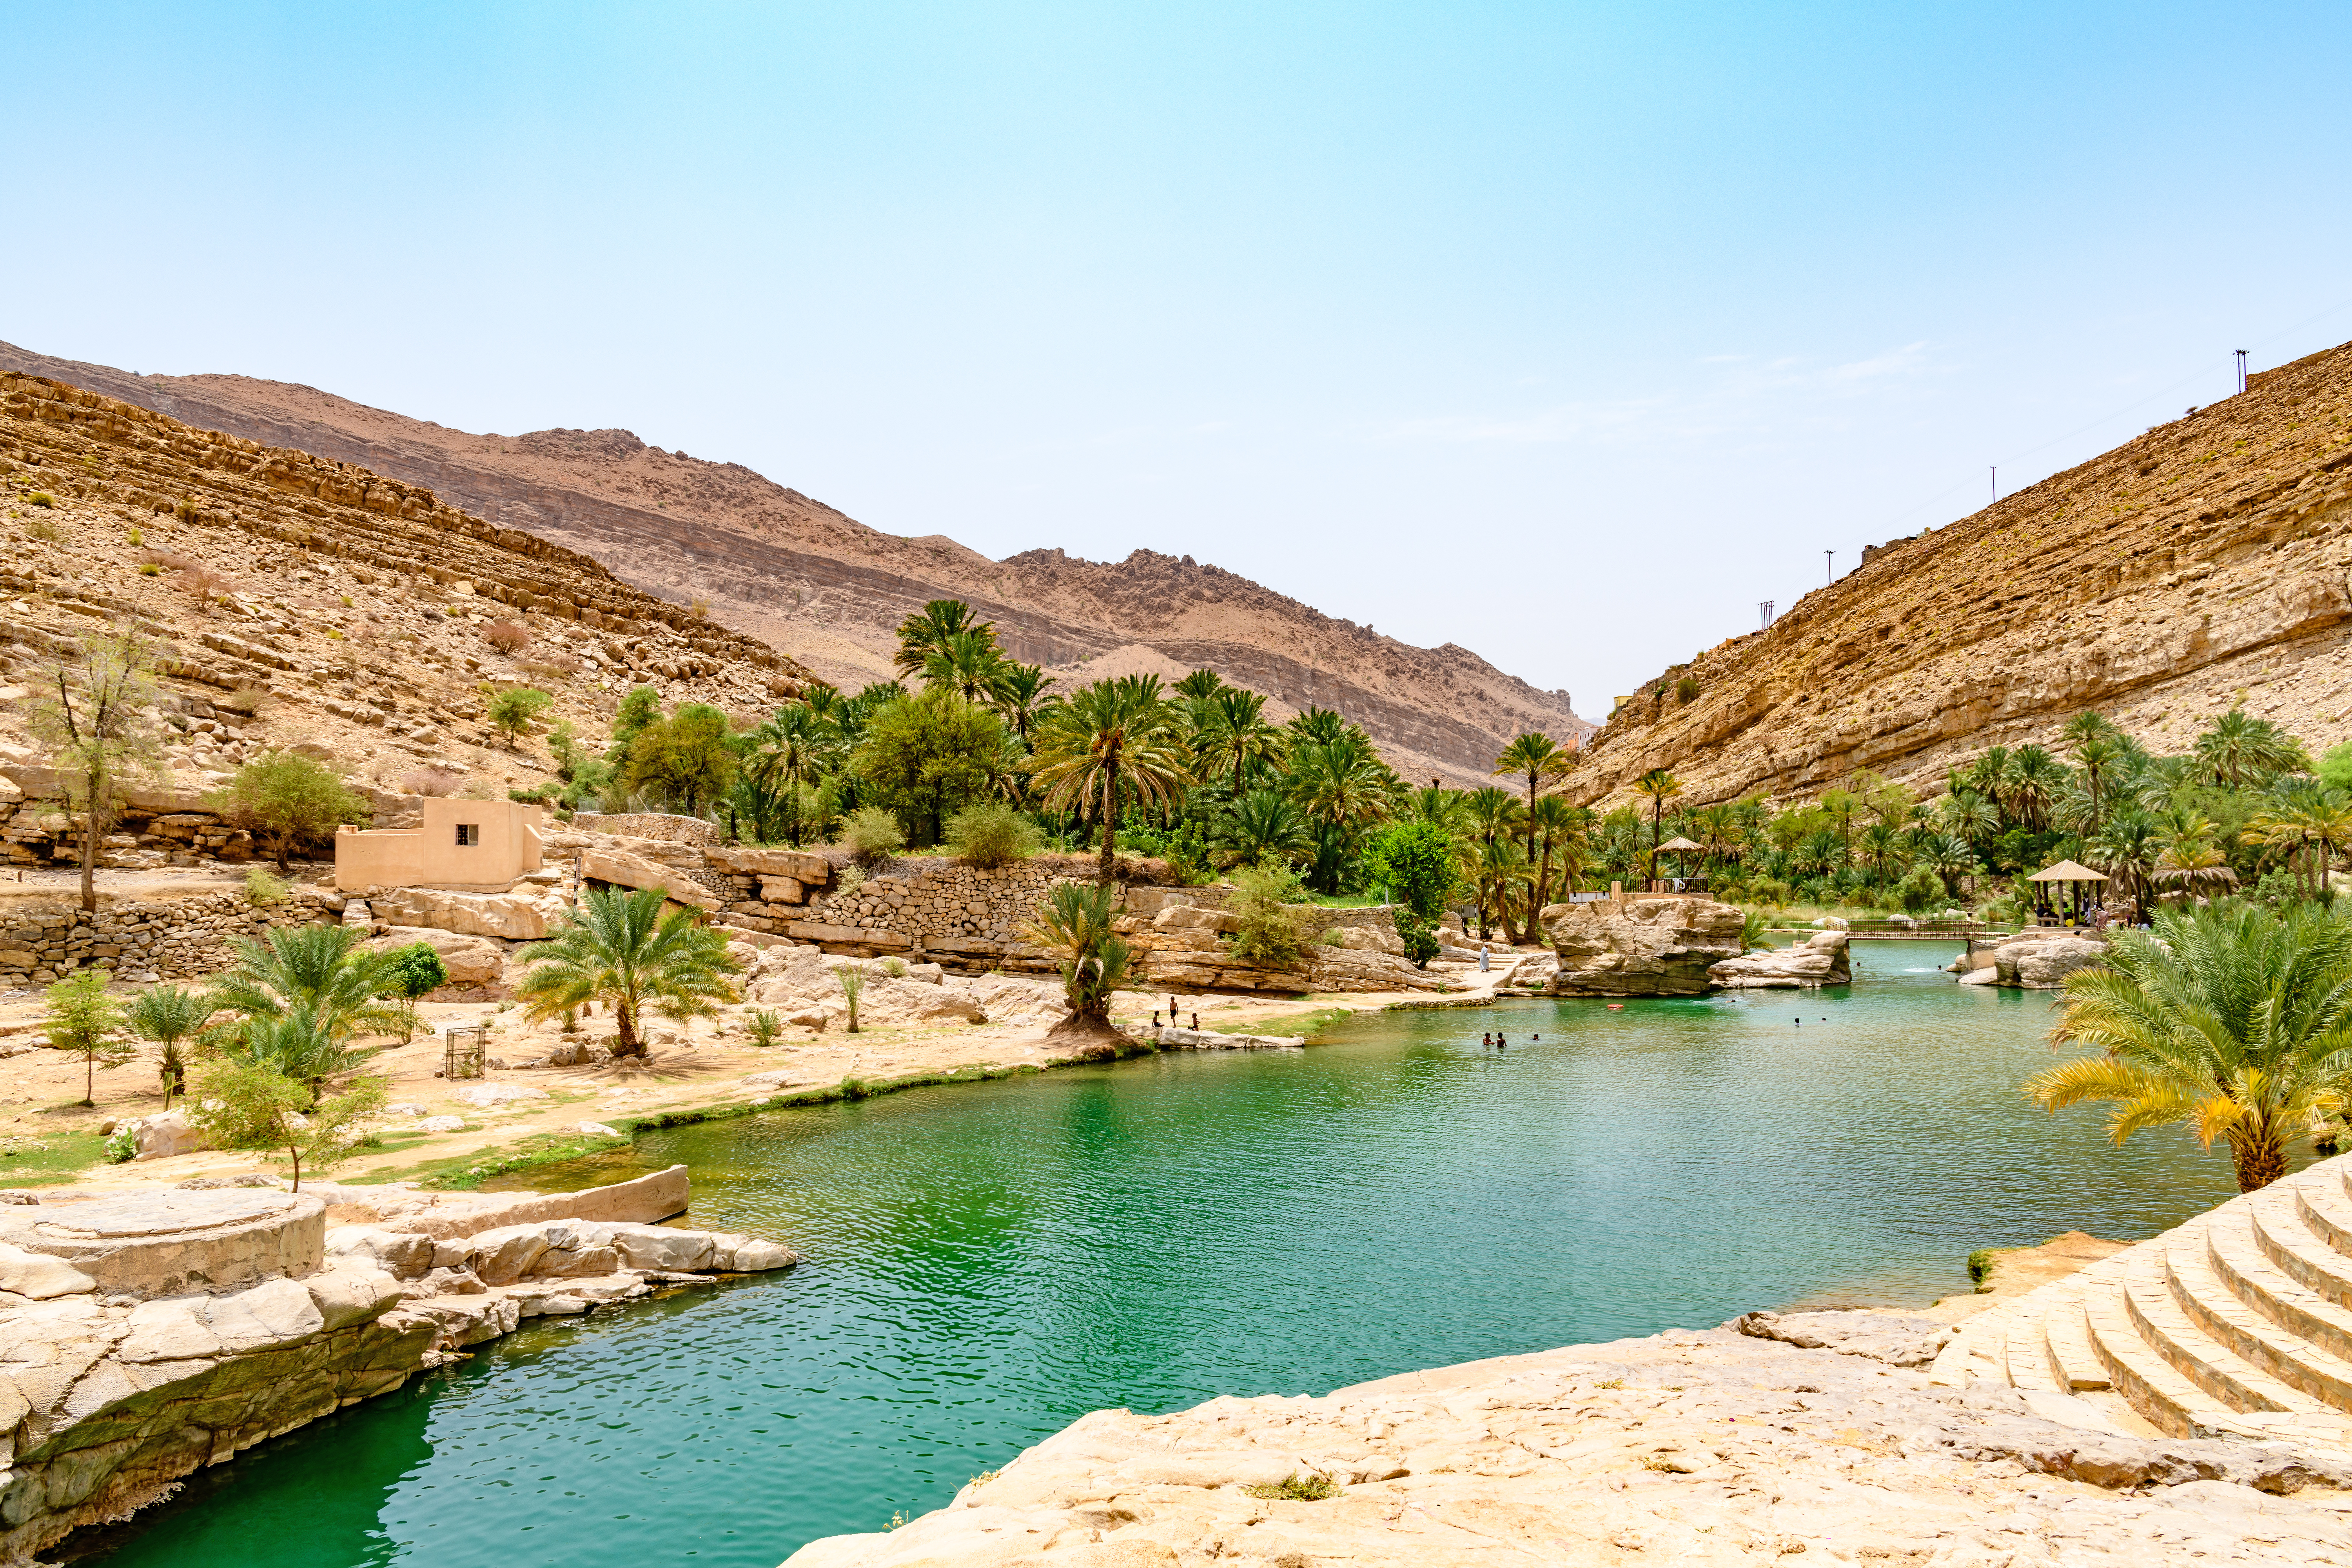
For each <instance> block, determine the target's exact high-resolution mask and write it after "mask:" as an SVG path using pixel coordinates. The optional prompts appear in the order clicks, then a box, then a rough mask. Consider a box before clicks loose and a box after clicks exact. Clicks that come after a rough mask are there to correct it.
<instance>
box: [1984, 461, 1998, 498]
mask: <svg viewBox="0 0 2352 1568" xmlns="http://www.w3.org/2000/svg"><path fill="white" fill-rule="evenodd" d="M1985 472H1986V473H1988V474H1990V475H1991V476H1992V499H1993V500H2000V464H1998V463H1991V464H1988V465H1986V467H1985Z"/></svg>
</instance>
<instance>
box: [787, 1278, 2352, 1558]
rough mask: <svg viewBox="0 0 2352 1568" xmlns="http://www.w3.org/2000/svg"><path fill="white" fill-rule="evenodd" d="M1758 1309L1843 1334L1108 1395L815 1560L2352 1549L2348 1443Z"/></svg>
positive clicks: (1805, 1330) (1849, 1319) (2270, 1554)
mask: <svg viewBox="0 0 2352 1568" xmlns="http://www.w3.org/2000/svg"><path fill="white" fill-rule="evenodd" d="M1823 1320H1827V1321H1823ZM1745 1322H1746V1323H1747V1326H1748V1328H1749V1329H1750V1330H1754V1331H1780V1332H1782V1333H1785V1334H1787V1335H1789V1336H1790V1338H1794V1339H1798V1340H1810V1341H1813V1342H1815V1343H1814V1346H1813V1348H1807V1347H1806V1346H1805V1345H1802V1344H1799V1343H1791V1342H1789V1341H1788V1339H1775V1338H1760V1337H1756V1334H1755V1333H1753V1332H1741V1331H1738V1330H1737V1329H1735V1328H1733V1327H1729V1326H1727V1327H1726V1328H1724V1329H1717V1330H1711V1331H1700V1332H1671V1333H1664V1334H1657V1335H1654V1336H1651V1337H1650V1338H1647V1339H1637V1340H1621V1341H1618V1342H1614V1343H1611V1344H1601V1345H1576V1346H1570V1347H1569V1348H1567V1349H1564V1350H1556V1351H1548V1352H1542V1353H1539V1354H1536V1355H1526V1356H1513V1357H1507V1358H1503V1359H1499V1360H1495V1361H1486V1362H1475V1363H1470V1364H1468V1365H1465V1366H1456V1367H1448V1368H1444V1369H1443V1370H1440V1371H1435V1372H1423V1373H1405V1374H1403V1375H1402V1376H1399V1377H1391V1378H1384V1379H1381V1381H1379V1382H1376V1383H1368V1384H1359V1385H1357V1386H1355V1387H1353V1388H1343V1389H1340V1390H1339V1391H1337V1392H1335V1393H1333V1394H1328V1395H1326V1396H1324V1397H1322V1398H1319V1399H1318V1398H1307V1397H1296V1398H1286V1397H1269V1398H1259V1399H1230V1398H1228V1399H1214V1400H1211V1401H1210V1402H1209V1403H1207V1404H1206V1405H1199V1406H1196V1407H1195V1408H1193V1409H1191V1410H1186V1411H1180V1412H1178V1413H1176V1414H1174V1415H1160V1416H1150V1415H1136V1414H1134V1413H1133V1412H1131V1411H1126V1410H1105V1411H1097V1412H1096V1413H1095V1414H1093V1415H1088V1416H1086V1417H1085V1418H1084V1419H1082V1420H1080V1421H1078V1422H1077V1423H1076V1424H1075V1425H1073V1426H1069V1427H1067V1428H1066V1429H1065V1430H1063V1431H1062V1432H1060V1433H1058V1434H1057V1435H1055V1436H1052V1437H1049V1438H1047V1439H1046V1440H1045V1442H1043V1443H1041V1444H1039V1445H1038V1446H1037V1447H1034V1448H1032V1449H1030V1450H1029V1451H1028V1452H1027V1453H1025V1454H1024V1455H1022V1456H1021V1457H1020V1458H1017V1459H1015V1460H1014V1461H1013V1463H1011V1464H1010V1465H1007V1466H1006V1467H1005V1468H1004V1469H1003V1471H1002V1472H1001V1473H999V1474H996V1475H994V1476H983V1477H978V1478H975V1479H973V1480H972V1482H971V1484H970V1485H968V1486H966V1487H965V1488H964V1489H962V1490H961V1492H959V1493H958V1494H957V1495H956V1498H955V1500H954V1501H952V1502H951V1503H950V1504H949V1505H948V1506H947V1507H945V1508H943V1509H940V1510H935V1511H933V1512H931V1513H928V1514H925V1515H923V1516H921V1517H920V1518H918V1519H916V1520H915V1521H912V1522H911V1523H908V1524H907V1525H906V1526H905V1527H903V1528H901V1529H899V1530H897V1531H893V1532H890V1533H887V1534H869V1535H844V1536H833V1537H829V1538H827V1539H825V1540H821V1541H816V1542H811V1543H809V1544H808V1545H807V1546H804V1547H803V1548H802V1549H801V1550H800V1551H799V1552H795V1553H793V1556H792V1557H791V1558H790V1559H788V1568H982V1564H985V1565H986V1568H1055V1565H1057V1564H1063V1563H1068V1564H1072V1565H1074V1568H1076V1565H1078V1564H1086V1565H1089V1568H1091V1565H1096V1564H1106V1565H1107V1564H1112V1563H1118V1564H1138V1565H1141V1564H1164V1565H1166V1568H1196V1565H1197V1568H1206V1565H1208V1564H1211V1563H1215V1564H1219V1565H1221V1568H1222V1565H1223V1564H1249V1565H1252V1568H1314V1565H1320V1564H1325V1563H1348V1564H1350V1565H1351V1568H1374V1565H1385V1564H1393V1565H1395V1568H1497V1565H1501V1564H1518V1563H1525V1564H1529V1565H1533V1564H1557V1563H1579V1564H1581V1563H1689V1564H1717V1563H1722V1564H1731V1563H1742V1564H1745V1563H1757V1562H1759V1561H1760V1562H1767V1563H1769V1562H1773V1561H1780V1562H1786V1561H1788V1560H1789V1559H1790V1558H1792V1557H1797V1556H1800V1555H1803V1556H1804V1559H1805V1560H1806V1561H1809V1562H1810V1561H1812V1560H1813V1559H1812V1555H1811V1554H1813V1553H1819V1554H1822V1557H1823V1558H1825V1559H1826V1560H1828V1561H1832V1562H1839V1563H1853V1562H1860V1563H1921V1564H1926V1563H1935V1564H1937V1565H1939V1568H1940V1565H1945V1564H1950V1565H1955V1568H1958V1565H1963V1564H1965V1565H1971V1568H1974V1565H1981V1568H1997V1565H1998V1568H2012V1565H2019V1564H2026V1563H2067V1564H2075V1563H2116V1564H2129V1565H2130V1568H2150V1565H2153V1564H2170V1563H2179V1564H2184V1565H2185V1564H2189V1563H2200V1564H2209V1563H2327V1564H2346V1563H2352V1494H2347V1492H2346V1491H2344V1490H2343V1489H2342V1488H2343V1487H2344V1486H2345V1485H2346V1484H2347V1482H2352V1470H2347V1468H2344V1467H2341V1466H2337V1465H2334V1464H2331V1463H2329V1462H2327V1461H2325V1460H2319V1459H2315V1458H2311V1457H2309V1456H2306V1455H2302V1454H2299V1453H2297V1452H2295V1451H2294V1450H2293V1449H2292V1448H2289V1447H2276V1446H2272V1447H2265V1446H2256V1445H2244V1444H2232V1443H2222V1442H2210V1441H2186V1440H2180V1441H2164V1440H2151V1439H2148V1438H2145V1437H2137V1436H2128V1435H2125V1434H2122V1433H2117V1432H2111V1431H2099V1430H2095V1429H2090V1428H2085V1427H2082V1426H2071V1425H2066V1424H2063V1423H2061V1422H2058V1421H2053V1420H2050V1419H2048V1418H2046V1417H2044V1416H2042V1415H2038V1414H2037V1413H2036V1412H2035V1409H2034V1407H2033V1405H2032V1404H2031V1403H2030V1402H2029V1400H2028V1399H2027V1398H2026V1396H2025V1395H2023V1394H2020V1393H2018V1392H2017V1391H2015V1390H2010V1389H2003V1390H1992V1389H1983V1388H1979V1389H1974V1390H1970V1391H1969V1392H1967V1393H1961V1392H1959V1391H1957V1390H1953V1389H1949V1388H1937V1387H1935V1386H1931V1385H1930V1384H1929V1383H1928V1382H1927V1378H1926V1377H1925V1376H1924V1375H1922V1374H1921V1373H1919V1372H1917V1371H1914V1370H1910V1368H1911V1367H1912V1366H1913V1365H1916V1363H1917V1362H1918V1361H1919V1359H1920V1355H1921V1352H1922V1350H1923V1348H1926V1347H1928V1346H1932V1345H1933V1344H1934V1343H1937V1342H1940V1336H1942V1335H1945V1334H1948V1332H1949V1330H1948V1328H1945V1327H1944V1326H1943V1325H1940V1324H1937V1323H1934V1322H1932V1321H1927V1320H1923V1319H1916V1318H1899V1317H1889V1316H1887V1315H1885V1314H1879V1313H1870V1312H1855V1313H1813V1314H1807V1315H1806V1318H1805V1319H1804V1320H1794V1319H1781V1320H1778V1321H1769V1320H1767V1321H1754V1320H1748V1321H1745Z"/></svg>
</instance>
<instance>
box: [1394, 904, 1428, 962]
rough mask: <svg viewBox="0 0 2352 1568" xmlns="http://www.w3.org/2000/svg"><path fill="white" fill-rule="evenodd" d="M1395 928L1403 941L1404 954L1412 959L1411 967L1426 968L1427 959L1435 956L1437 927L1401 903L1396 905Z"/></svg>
mask: <svg viewBox="0 0 2352 1568" xmlns="http://www.w3.org/2000/svg"><path fill="white" fill-rule="evenodd" d="M1396 928H1397V935H1398V936H1399V937H1401V938H1402V939H1403V942H1404V955H1405V956H1406V957H1407V958H1409V959H1411V960H1412V963H1413V967H1415V968H1416V969H1426V968H1428V967H1429V961H1430V960H1431V959H1433V958H1435V957H1436V956H1437V928H1436V927H1434V926H1433V925H1432V924H1431V923H1430V922H1429V921H1425V920H1423V919H1422V918H1421V917H1420V916H1419V915H1417V914H1415V913H1414V912H1413V911H1412V910H1411V909H1410V908H1409V907H1407V906H1405V905H1402V904H1400V905H1399V906H1397V911H1396Z"/></svg>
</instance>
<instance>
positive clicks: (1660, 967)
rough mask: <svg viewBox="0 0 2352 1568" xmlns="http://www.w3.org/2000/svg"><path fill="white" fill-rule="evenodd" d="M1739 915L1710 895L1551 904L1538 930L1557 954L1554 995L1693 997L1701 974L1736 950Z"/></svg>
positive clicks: (1702, 982)
mask: <svg viewBox="0 0 2352 1568" xmlns="http://www.w3.org/2000/svg"><path fill="white" fill-rule="evenodd" d="M1742 920H1743V917H1742V916H1741V914H1740V911H1739V910H1738V908H1737V907H1735V906H1733V905H1731V904H1719V903H1717V902H1716V901H1715V900H1712V899H1703V898H1696V897H1693V898H1671V899H1642V900H1624V901H1622V902H1620V901H1618V900H1611V899H1601V900H1594V901H1593V902H1591V903H1583V904H1552V905H1549V906H1547V907H1546V908H1545V910H1544V911H1543V926H1544V931H1545V935H1546V936H1547V937H1548V938H1549V941H1550V942H1551V945H1552V949H1553V951H1554V952H1557V953H1559V973H1558V974H1557V975H1555V976H1553V977H1552V981H1551V984H1550V990H1551V991H1552V993H1553V994H1555V995H1560V996H1696V995H1699V994H1702V993H1704V992H1705V991H1706V989H1707V987H1708V985H1709V984H1711V982H1710V981H1709V979H1708V973H1707V972H1708V971H1709V970H1710V969H1711V968H1712V967H1713V966H1714V965H1716V964H1717V963H1722V962H1724V961H1725V960H1727V959H1735V958H1738V957H1739V956H1740V953H1739V932H1740V927H1741V924H1742Z"/></svg>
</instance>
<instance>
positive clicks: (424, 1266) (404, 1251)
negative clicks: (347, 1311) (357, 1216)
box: [327, 1225, 433, 1279]
mask: <svg viewBox="0 0 2352 1568" xmlns="http://www.w3.org/2000/svg"><path fill="white" fill-rule="evenodd" d="M327 1261H328V1266H329V1267H330V1268H357V1267H367V1268H377V1269H381V1270H383V1272H385V1273H387V1274H390V1275H391V1276H393V1277H394V1279H421V1278H423V1277H424V1275H425V1272H426V1271H427V1270H428V1269H430V1268H432V1267H433V1238H432V1237H429V1236H420V1235H418V1234H417V1233H416V1232H415V1231H407V1230H393V1229H390V1228H388V1227H387V1226H380V1225H339V1226H332V1227H331V1228H330V1229H329V1230H328V1232H327Z"/></svg>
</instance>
